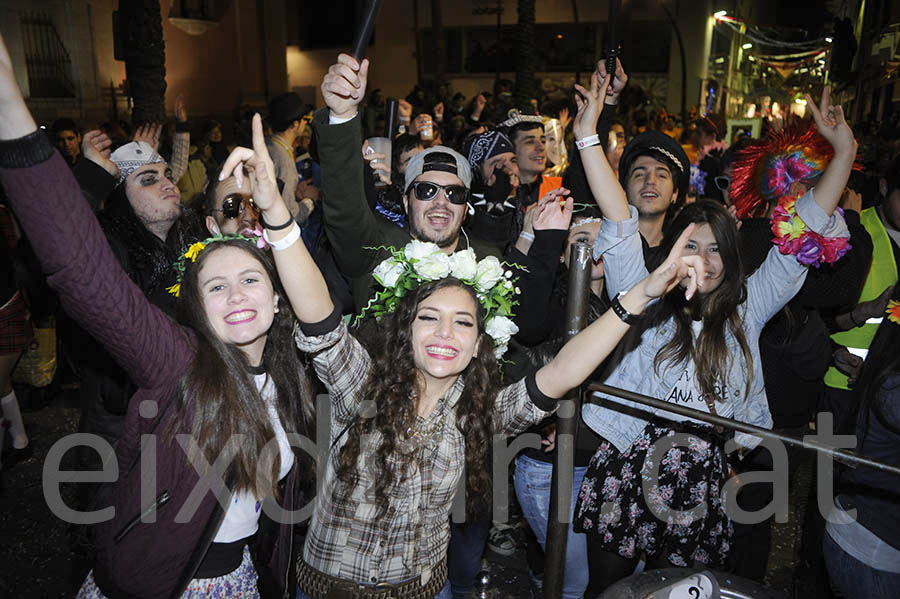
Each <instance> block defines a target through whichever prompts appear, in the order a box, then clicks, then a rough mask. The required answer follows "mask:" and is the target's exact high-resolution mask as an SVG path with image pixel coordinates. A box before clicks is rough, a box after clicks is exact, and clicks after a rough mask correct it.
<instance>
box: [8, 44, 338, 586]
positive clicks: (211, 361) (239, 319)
mask: <svg viewBox="0 0 900 599" xmlns="http://www.w3.org/2000/svg"><path fill="white" fill-rule="evenodd" d="M254 144H255V145H257V146H262V147H263V149H264V142H263V137H262V126H261V121H260V119H259V117H257V118H256V120H255V121H254ZM129 146H131V148H127V149H126V150H125V153H126V154H127V153H128V152H131V151H134V153H135V155H137V150H140V151H141V153H144V150H145V148H141V147H140V146H139V145H138V144H129ZM239 150H241V149H239ZM246 151H247V152H250V153H251V155H252V154H253V152H252V151H251V150H246ZM238 153H240V152H238ZM120 157H121V155H120ZM254 158H255V155H254ZM137 162H138V163H139V164H138V166H136V167H135V168H133V169H130V168H129V167H128V166H125V167H124V168H123V169H122V171H123V173H124V176H123V182H124V185H122V186H120V187H122V188H124V189H126V190H127V193H128V195H129V201H132V200H133V208H134V211H135V212H142V211H144V209H146V213H147V214H148V215H149V216H151V217H152V218H158V219H159V220H160V221H164V220H166V219H168V218H169V217H171V216H172V215H173V214H174V213H176V212H177V211H178V210H179V207H178V206H179V202H178V200H177V198H178V196H177V188H176V187H175V185H174V183H172V182H171V180H170V179H169V178H168V174H167V168H166V166H165V163H164V162H162V161H161V160H151V161H147V160H142V161H137ZM238 162H240V160H239V159H238ZM248 164H249V168H250V169H251V170H253V171H254V173H255V174H256V184H257V189H258V191H259V197H260V198H263V199H265V200H266V201H261V202H260V203H259V206H260V208H261V209H262V210H263V212H264V213H265V216H266V218H267V219H269V222H273V223H281V222H286V220H287V219H288V217H289V214H288V212H287V208H286V207H285V206H284V205H283V203H282V202H281V200H280V196H278V194H277V188H276V186H275V178H274V176H273V175H272V174H271V173H272V169H271V161H270V160H268V156H267V155H264V156H263V157H261V158H259V159H254V160H250V161H249V163H248ZM0 182H2V185H3V187H4V188H5V189H6V191H7V193H8V197H9V204H10V206H11V208H12V210H13V211H14V213H15V215H16V217H17V218H18V220H19V222H20V224H21V227H22V229H23V231H24V232H25V233H26V234H27V235H28V237H29V239H30V241H31V243H32V247H33V248H34V252H35V254H36V255H37V256H38V259H39V260H40V262H41V265H42V267H43V270H44V273H46V274H47V277H48V282H49V284H50V285H51V286H52V287H53V288H54V289H55V290H56V291H57V292H58V293H59V297H60V299H61V302H62V303H63V305H65V306H66V310H67V312H68V313H69V314H70V316H71V317H72V318H73V319H74V320H76V321H77V322H78V323H79V324H80V325H81V326H83V327H84V328H85V330H87V331H88V332H89V333H90V334H91V335H92V336H94V338H95V339H97V340H98V341H99V342H100V343H102V344H103V345H104V346H105V347H106V348H107V349H108V350H109V352H110V354H111V355H112V356H113V357H114V358H115V359H116V360H117V361H118V362H119V364H121V366H122V367H123V368H124V370H125V371H126V372H127V374H128V376H129V377H130V378H131V379H132V380H133V381H134V383H135V384H136V386H137V391H136V393H135V394H134V396H133V397H132V398H131V401H130V402H129V404H128V413H127V416H126V425H125V430H124V433H123V435H122V437H121V439H120V440H119V442H118V444H117V446H116V449H115V457H116V459H117V466H118V469H117V472H118V473H119V478H118V480H117V481H115V482H114V483H113V484H112V485H110V487H109V488H108V489H107V490H108V491H109V492H108V493H104V494H103V497H104V498H105V500H104V502H105V503H106V505H109V506H111V508H112V509H113V510H114V512H113V516H112V517H111V519H108V520H106V521H103V522H100V523H98V524H96V525H94V527H93V529H92V533H93V535H92V536H93V541H94V545H95V548H96V560H95V563H94V568H93V570H92V572H91V574H90V575H89V576H88V578H87V579H86V580H85V582H84V584H83V586H82V588H81V590H80V592H79V594H78V596H79V597H84V598H98V597H104V596H126V595H127V596H135V597H138V596H139V597H178V596H182V595H188V596H191V597H214V596H238V595H241V596H245V597H258V596H260V593H261V592H262V593H274V594H276V595H277V596H281V595H282V594H284V593H288V594H290V593H292V592H293V587H292V585H291V584H290V582H289V581H290V572H291V559H290V557H291V554H292V545H291V540H292V538H293V522H291V521H290V519H288V520H284V519H279V520H276V519H275V518H274V516H273V517H269V515H268V514H269V513H270V510H269V509H268V506H269V505H270V504H273V505H274V504H277V505H278V506H280V507H281V508H282V509H283V510H295V509H297V508H299V507H300V506H301V505H302V503H303V502H302V493H301V490H300V489H301V482H302V481H303V480H304V479H305V480H309V479H310V478H311V476H310V473H311V470H312V468H311V465H310V463H309V462H308V461H307V460H305V459H304V458H303V455H302V454H299V453H298V454H296V455H295V454H294V452H293V451H292V449H291V446H290V445H289V443H288V435H290V434H292V433H305V434H309V432H310V429H311V423H312V410H311V405H312V402H311V394H310V392H309V389H308V381H307V379H306V377H305V375H304V371H303V368H302V367H301V364H300V362H299V359H298V356H297V352H296V351H295V349H294V343H293V330H294V324H295V319H294V316H293V312H292V310H291V306H290V305H289V304H288V303H287V299H286V298H287V294H286V292H285V291H284V289H283V287H282V286H281V283H280V282H279V277H278V275H277V273H276V266H275V262H278V267H279V268H280V269H282V270H284V269H286V268H287V269H290V266H289V265H290V264H292V263H296V262H297V258H296V257H293V258H288V261H287V262H284V261H283V260H282V261H280V262H279V260H280V258H279V257H276V258H275V259H274V261H273V257H272V256H271V255H270V254H269V253H268V252H265V251H263V250H260V249H259V248H258V247H257V245H256V243H255V241H246V240H243V239H238V238H236V237H232V238H224V237H221V236H219V237H215V238H210V239H208V240H206V241H205V242H200V243H199V244H195V245H194V246H192V247H191V249H190V251H189V252H187V254H186V255H185V256H183V257H182V260H181V262H180V265H181V269H180V270H179V273H180V283H179V285H178V286H175V287H174V288H175V289H180V296H179V298H178V300H177V310H178V312H179V315H178V316H179V318H178V320H179V322H177V323H176V322H175V321H173V320H172V319H170V318H169V317H168V316H166V315H165V314H164V313H163V312H162V311H161V310H160V309H159V308H157V307H155V306H154V305H152V304H151V303H150V302H149V301H148V300H147V298H146V296H145V295H144V294H143V293H142V292H141V290H140V289H139V288H138V287H137V286H136V285H135V284H134V283H133V282H132V281H131V279H130V278H129V277H128V276H127V275H126V274H125V272H124V271H123V270H122V268H121V267H120V266H119V264H118V262H117V261H116V259H115V258H114V256H113V253H112V251H111V250H110V247H109V245H108V243H107V241H106V238H105V237H104V235H103V233H102V231H101V229H100V227H99V226H98V223H97V220H96V218H95V217H94V215H93V214H92V212H91V210H90V207H89V205H88V204H87V202H86V201H85V199H84V197H83V196H82V194H81V191H80V189H79V187H78V185H77V183H76V182H75V180H74V179H73V177H72V175H71V172H70V169H69V168H68V167H67V166H66V164H65V162H64V161H63V159H62V158H61V157H60V155H59V154H58V153H57V152H56V151H55V149H54V148H53V146H51V145H50V143H49V142H48V140H47V137H46V135H44V133H43V132H42V131H40V130H39V129H38V128H37V126H36V124H35V122H34V119H33V118H32V117H31V115H30V113H29V112H28V109H27V107H26V106H25V104H24V100H23V99H22V96H21V93H20V91H19V89H18V86H17V84H16V79H15V76H14V74H13V71H12V66H11V61H10V59H9V54H8V52H7V51H6V47H5V45H4V44H3V42H2V38H0ZM275 200H277V202H278V203H276V201H275ZM170 208H171V210H170ZM291 235H295V236H294V239H296V234H295V233H292V232H291V231H289V230H284V231H279V232H272V234H271V235H270V240H271V241H272V243H273V244H278V247H279V248H281V250H284V249H285V246H289V245H290V240H288V241H285V239H284V238H285V237H290V236H291ZM294 245H301V246H302V243H301V244H294ZM282 253H283V254H284V253H290V252H288V251H282ZM300 260H301V262H302V258H301V259H300ZM304 283H305V285H306V288H307V289H312V290H313V291H314V292H315V291H318V289H317V285H320V286H321V289H322V292H323V293H325V294H326V296H327V290H325V284H324V281H322V280H321V277H319V279H315V278H314V277H307V278H306V279H305V280H304ZM329 305H330V304H329ZM308 308H309V309H311V310H313V312H312V314H316V313H317V312H316V309H317V305H316V303H315V302H311V303H310V305H309V306H308ZM326 314H327V312H326ZM182 444H183V445H182ZM109 450H110V452H111V451H112V449H111V448H110V449H109ZM148 460H149V461H148ZM149 463H153V464H154V465H155V468H154V469H152V470H151V469H149V468H148V466H147V464H149ZM210 464H215V466H214V467H211V466H210ZM148 475H149V476H148ZM217 482H218V484H216V483H217ZM148 483H152V484H150V485H149V486H148ZM204 485H206V486H207V487H209V489H205V488H204ZM148 488H149V489H150V490H151V492H150V493H149V494H148V493H147V490H148ZM198 489H199V491H204V490H205V491H206V492H204V493H202V494H201V493H199V492H196V493H195V491H198ZM145 495H146V497H145ZM195 495H196V496H195ZM198 498H199V499H198ZM104 507H105V506H104ZM263 508H265V509H263ZM151 513H152V515H153V517H149V514H151Z"/></svg>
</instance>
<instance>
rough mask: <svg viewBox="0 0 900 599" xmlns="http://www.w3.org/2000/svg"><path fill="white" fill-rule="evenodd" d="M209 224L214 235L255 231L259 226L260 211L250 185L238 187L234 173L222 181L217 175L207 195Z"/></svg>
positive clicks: (209, 228) (207, 219)
mask: <svg viewBox="0 0 900 599" xmlns="http://www.w3.org/2000/svg"><path fill="white" fill-rule="evenodd" d="M203 208H204V212H205V213H206V219H205V222H206V228H207V230H209V233H210V235H219V234H222V235H231V234H234V233H245V232H248V233H253V232H255V231H256V230H257V229H258V226H257V224H258V223H259V211H258V210H257V209H256V206H255V205H254V204H253V198H252V197H251V195H250V189H249V187H248V186H247V185H246V184H245V185H244V187H243V188H241V187H238V185H237V180H236V179H235V178H234V176H231V177H228V178H226V179H225V180H224V181H219V180H218V178H213V180H211V181H210V182H209V185H208V186H207V187H206V192H205V193H204V195H203Z"/></svg>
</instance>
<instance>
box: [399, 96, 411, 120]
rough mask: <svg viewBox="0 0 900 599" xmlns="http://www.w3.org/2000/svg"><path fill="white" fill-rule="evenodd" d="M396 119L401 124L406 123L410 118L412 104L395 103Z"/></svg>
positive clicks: (400, 101) (401, 101)
mask: <svg viewBox="0 0 900 599" xmlns="http://www.w3.org/2000/svg"><path fill="white" fill-rule="evenodd" d="M397 117H398V118H399V119H400V122H401V123H408V122H409V120H410V119H411V118H412V104H410V103H409V102H407V101H406V100H398V101H397Z"/></svg>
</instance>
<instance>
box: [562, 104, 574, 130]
mask: <svg viewBox="0 0 900 599" xmlns="http://www.w3.org/2000/svg"><path fill="white" fill-rule="evenodd" d="M571 122H572V117H570V116H569V107H568V106H563V107H562V108H560V109H559V126H560V127H561V128H562V130H563V131H565V130H566V127H568V126H569V123H571Z"/></svg>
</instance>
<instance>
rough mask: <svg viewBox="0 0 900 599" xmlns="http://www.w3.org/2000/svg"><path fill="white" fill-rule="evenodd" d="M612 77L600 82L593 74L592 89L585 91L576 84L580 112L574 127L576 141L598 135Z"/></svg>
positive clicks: (576, 97) (598, 76)
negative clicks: (599, 122) (598, 123)
mask: <svg viewBox="0 0 900 599" xmlns="http://www.w3.org/2000/svg"><path fill="white" fill-rule="evenodd" d="M609 85H610V77H609V75H607V76H606V77H604V78H603V80H602V81H601V80H600V75H598V74H597V73H596V72H594V73H592V74H591V88H590V89H585V88H583V87H582V86H580V85H578V84H577V83H576V84H575V91H576V92H578V93H576V94H575V104H576V105H577V106H578V112H577V113H576V114H575V125H574V126H573V127H572V130H573V132H574V133H575V139H584V138H585V137H590V136H591V135H596V134H597V121H598V120H599V119H600V112H601V111H602V110H603V98H604V97H606V90H607V89H609Z"/></svg>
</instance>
